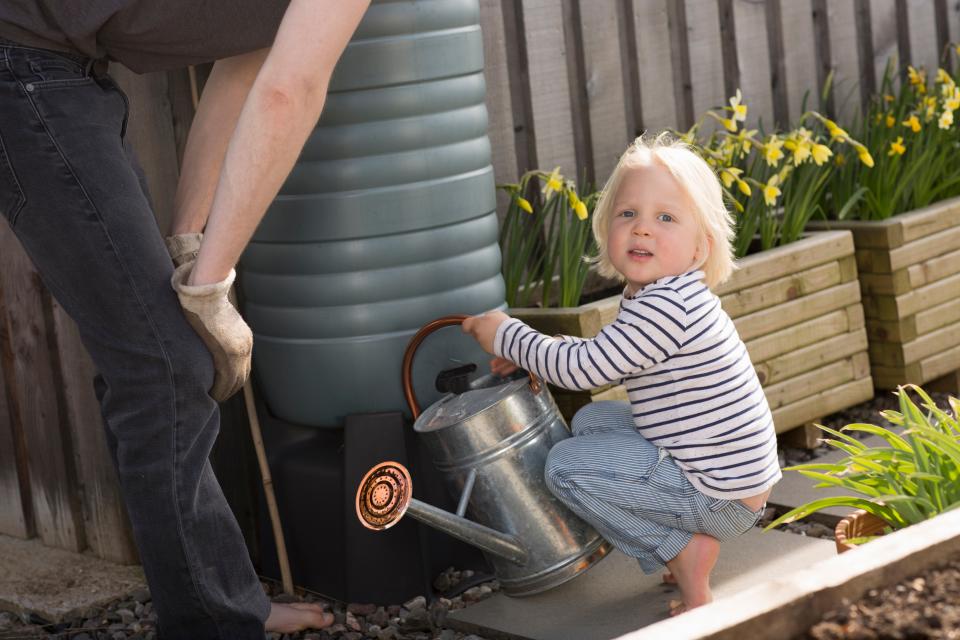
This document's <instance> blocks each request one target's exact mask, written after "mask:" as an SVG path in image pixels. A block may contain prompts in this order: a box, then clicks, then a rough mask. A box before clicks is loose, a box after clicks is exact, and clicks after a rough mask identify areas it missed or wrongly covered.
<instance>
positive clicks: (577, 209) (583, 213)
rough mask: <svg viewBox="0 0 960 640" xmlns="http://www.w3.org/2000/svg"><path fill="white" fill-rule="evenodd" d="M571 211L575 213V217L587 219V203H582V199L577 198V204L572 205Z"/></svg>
mask: <svg viewBox="0 0 960 640" xmlns="http://www.w3.org/2000/svg"><path fill="white" fill-rule="evenodd" d="M573 211H574V213H576V214H577V217H578V218H580V219H581V220H586V219H587V216H588V213H587V205H585V204H584V203H583V200H577V204H575V205H574V206H573Z"/></svg>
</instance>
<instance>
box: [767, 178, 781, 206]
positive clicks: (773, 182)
mask: <svg viewBox="0 0 960 640" xmlns="http://www.w3.org/2000/svg"><path fill="white" fill-rule="evenodd" d="M779 181H780V176H778V175H774V176H771V177H770V180H769V182H767V184H765V185H763V201H764V202H766V203H767V206H768V207H772V206H773V205H775V204H777V197H778V196H779V195H780V189H779V188H777V183H778V182H779Z"/></svg>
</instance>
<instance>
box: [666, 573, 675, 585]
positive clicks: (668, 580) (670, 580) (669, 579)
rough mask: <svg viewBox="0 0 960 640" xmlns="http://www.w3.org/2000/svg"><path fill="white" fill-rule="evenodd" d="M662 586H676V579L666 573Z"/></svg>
mask: <svg viewBox="0 0 960 640" xmlns="http://www.w3.org/2000/svg"><path fill="white" fill-rule="evenodd" d="M663 584H677V579H676V578H674V577H673V574H672V573H670V572H669V571H667V572H666V573H665V574H663Z"/></svg>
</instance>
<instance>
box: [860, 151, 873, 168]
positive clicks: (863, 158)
mask: <svg viewBox="0 0 960 640" xmlns="http://www.w3.org/2000/svg"><path fill="white" fill-rule="evenodd" d="M857 157H858V158H860V162H862V163H863V164H865V165H866V166H868V167H870V168H871V169H872V168H873V156H872V155H870V152H869V151H867V148H866V147H858V148H857Z"/></svg>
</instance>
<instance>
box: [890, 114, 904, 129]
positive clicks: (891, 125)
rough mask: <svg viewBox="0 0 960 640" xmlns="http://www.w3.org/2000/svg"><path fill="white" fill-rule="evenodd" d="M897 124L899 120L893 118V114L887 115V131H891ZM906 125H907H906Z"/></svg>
mask: <svg viewBox="0 0 960 640" xmlns="http://www.w3.org/2000/svg"><path fill="white" fill-rule="evenodd" d="M895 124H897V119H896V118H894V117H893V115H892V114H889V113H888V114H887V129H891V128H892V127H893V125H895ZM904 124H906V123H904Z"/></svg>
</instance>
